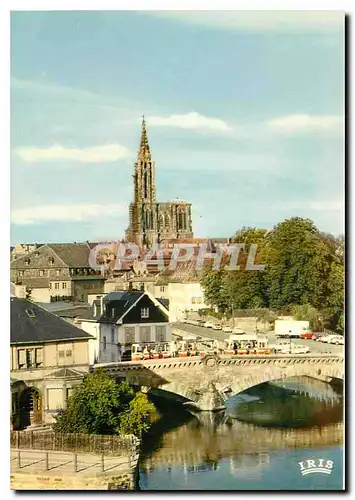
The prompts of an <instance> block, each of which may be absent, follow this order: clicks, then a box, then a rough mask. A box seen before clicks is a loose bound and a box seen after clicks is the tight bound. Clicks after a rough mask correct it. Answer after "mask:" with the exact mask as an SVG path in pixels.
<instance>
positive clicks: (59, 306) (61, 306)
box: [36, 300, 90, 312]
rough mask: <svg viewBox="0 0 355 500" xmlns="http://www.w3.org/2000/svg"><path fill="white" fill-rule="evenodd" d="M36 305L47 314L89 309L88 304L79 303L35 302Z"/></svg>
mask: <svg viewBox="0 0 355 500" xmlns="http://www.w3.org/2000/svg"><path fill="white" fill-rule="evenodd" d="M36 304H37V305H38V306H39V307H42V309H45V310H46V311H49V312H56V311H64V310H65V311H68V310H69V309H79V308H81V307H90V304H85V303H82V302H80V304H79V303H77V302H67V301H65V300H63V301H60V302H36Z"/></svg>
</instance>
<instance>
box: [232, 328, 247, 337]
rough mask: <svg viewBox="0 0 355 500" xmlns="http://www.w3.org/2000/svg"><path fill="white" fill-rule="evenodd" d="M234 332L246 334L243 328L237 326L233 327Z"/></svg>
mask: <svg viewBox="0 0 355 500" xmlns="http://www.w3.org/2000/svg"><path fill="white" fill-rule="evenodd" d="M232 332H233V333H234V334H235V335H244V333H245V331H244V330H242V329H241V328H237V327H236V326H235V327H234V328H233V330H232Z"/></svg>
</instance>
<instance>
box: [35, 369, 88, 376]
mask: <svg viewBox="0 0 355 500" xmlns="http://www.w3.org/2000/svg"><path fill="white" fill-rule="evenodd" d="M85 375H87V373H86V372H82V371H80V370H76V369H74V368H66V367H63V368H60V369H59V370H56V371H54V372H52V373H50V374H49V375H46V376H45V377H44V378H46V379H51V378H55V379H57V378H59V379H62V378H78V377H81V378H83V377H85Z"/></svg>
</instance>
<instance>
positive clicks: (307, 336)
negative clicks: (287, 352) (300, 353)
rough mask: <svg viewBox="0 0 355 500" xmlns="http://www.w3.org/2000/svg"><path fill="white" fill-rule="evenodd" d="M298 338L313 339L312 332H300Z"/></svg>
mask: <svg viewBox="0 0 355 500" xmlns="http://www.w3.org/2000/svg"><path fill="white" fill-rule="evenodd" d="M300 339H302V340H312V339H313V332H303V333H300Z"/></svg>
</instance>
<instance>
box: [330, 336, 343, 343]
mask: <svg viewBox="0 0 355 500" xmlns="http://www.w3.org/2000/svg"><path fill="white" fill-rule="evenodd" d="M328 343H329V344H335V345H344V337H343V336H342V335H334V336H333V337H331V338H330V339H329V340H328Z"/></svg>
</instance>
